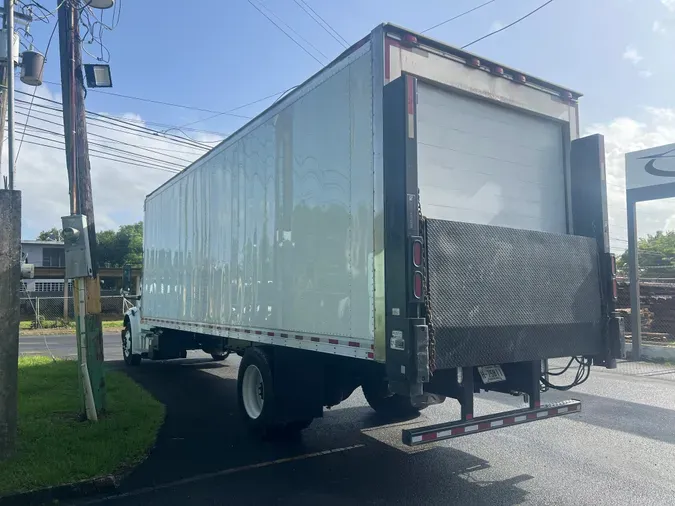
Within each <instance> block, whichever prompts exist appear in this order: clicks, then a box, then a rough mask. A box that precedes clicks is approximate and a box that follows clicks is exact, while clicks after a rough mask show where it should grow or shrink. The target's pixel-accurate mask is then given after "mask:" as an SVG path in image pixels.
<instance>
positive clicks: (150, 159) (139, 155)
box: [26, 125, 192, 170]
mask: <svg viewBox="0 0 675 506" xmlns="http://www.w3.org/2000/svg"><path fill="white" fill-rule="evenodd" d="M29 127H30V128H31V130H37V131H38V132H41V133H45V134H49V135H53V136H55V137H58V142H61V141H62V140H63V139H64V138H65V136H64V134H62V133H60V132H54V131H52V130H49V129H47V128H40V127H34V126H32V125H29ZM26 135H28V136H31V137H34V138H37V139H40V140H45V141H55V142H56V140H55V139H51V138H48V137H43V136H40V135H37V134H34V133H30V132H28V133H26ZM88 144H89V145H90V146H95V147H96V148H101V149H107V150H110V151H114V153H104V154H107V155H110V156H120V157H125V158H126V157H127V156H130V157H133V158H131V160H132V161H137V159H138V158H141V159H146V160H147V163H150V164H153V165H163V166H166V167H169V168H172V169H177V170H182V169H183V168H185V166H186V165H189V164H190V163H192V162H190V161H187V160H186V161H185V164H186V165H184V164H178V163H176V162H173V161H170V160H160V159H158V158H153V157H151V156H149V155H144V154H142V153H137V152H134V151H128V150H126V149H121V148H116V147H113V146H109V145H107V144H102V143H100V142H95V141H89V142H88ZM101 149H98V150H93V151H94V152H96V151H98V152H102V151H101Z"/></svg>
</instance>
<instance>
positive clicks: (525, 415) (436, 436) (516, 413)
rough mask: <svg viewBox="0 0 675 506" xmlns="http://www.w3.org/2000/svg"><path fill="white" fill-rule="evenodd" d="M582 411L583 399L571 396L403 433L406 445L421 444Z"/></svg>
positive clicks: (405, 430) (406, 430) (407, 430)
mask: <svg viewBox="0 0 675 506" xmlns="http://www.w3.org/2000/svg"><path fill="white" fill-rule="evenodd" d="M580 411H581V401H578V400H575V399H570V400H567V401H562V402H556V403H551V404H544V405H542V406H539V407H538V408H524V409H516V410H513V411H505V412H502V413H495V414H491V415H485V416H479V417H477V418H471V419H465V420H458V421H455V422H448V423H440V424H436V425H428V426H426V427H417V428H414V429H404V430H403V431H402V432H401V437H402V440H403V444H405V445H408V446H418V445H421V444H425V443H433V442H435V441H443V440H445V439H452V438H456V437H460V436H465V435H467V434H476V433H478V432H487V431H489V430H494V429H500V428H502V427H509V426H513V425H520V424H523V423H527V422H534V421H537V420H543V419H545V418H553V417H556V416H562V415H569V414H572V413H578V412H580Z"/></svg>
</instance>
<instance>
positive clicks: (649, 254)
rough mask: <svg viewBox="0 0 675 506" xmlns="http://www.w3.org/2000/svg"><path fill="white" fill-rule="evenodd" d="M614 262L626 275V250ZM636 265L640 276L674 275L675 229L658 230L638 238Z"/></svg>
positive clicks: (660, 276) (667, 276)
mask: <svg viewBox="0 0 675 506" xmlns="http://www.w3.org/2000/svg"><path fill="white" fill-rule="evenodd" d="M616 263H617V270H618V271H619V272H621V273H624V274H626V275H628V251H625V252H624V253H623V254H622V255H621V256H620V257H619V258H618V259H617V262H616ZM638 265H639V268H640V277H642V278H673V277H675V231H667V232H662V231H658V232H656V234H654V235H648V236H647V237H643V238H640V239H638Z"/></svg>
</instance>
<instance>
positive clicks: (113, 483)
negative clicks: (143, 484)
mask: <svg viewBox="0 0 675 506" xmlns="http://www.w3.org/2000/svg"><path fill="white" fill-rule="evenodd" d="M118 487H119V482H118V478H117V477H115V476H112V475H109V476H103V477H100V478H94V479H92V480H85V481H78V482H75V483H68V484H66V485H56V486H54V487H46V488H40V489H37V490H31V491H28V492H20V493H18V494H13V495H4V496H0V505H2V506H33V505H39V504H45V503H52V502H56V501H64V500H68V499H77V498H80V497H86V496H90V495H94V494H102V493H104V492H113V491H115V490H117V488H118Z"/></svg>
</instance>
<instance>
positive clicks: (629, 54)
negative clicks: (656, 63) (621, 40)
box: [623, 46, 643, 65]
mask: <svg viewBox="0 0 675 506" xmlns="http://www.w3.org/2000/svg"><path fill="white" fill-rule="evenodd" d="M623 59H624V60H628V61H629V62H631V63H632V64H633V65H637V64H638V63H640V62H641V61H642V59H643V58H642V55H640V53H638V50H637V49H635V48H634V47H633V46H628V47H626V50H625V51H624V52H623Z"/></svg>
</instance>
